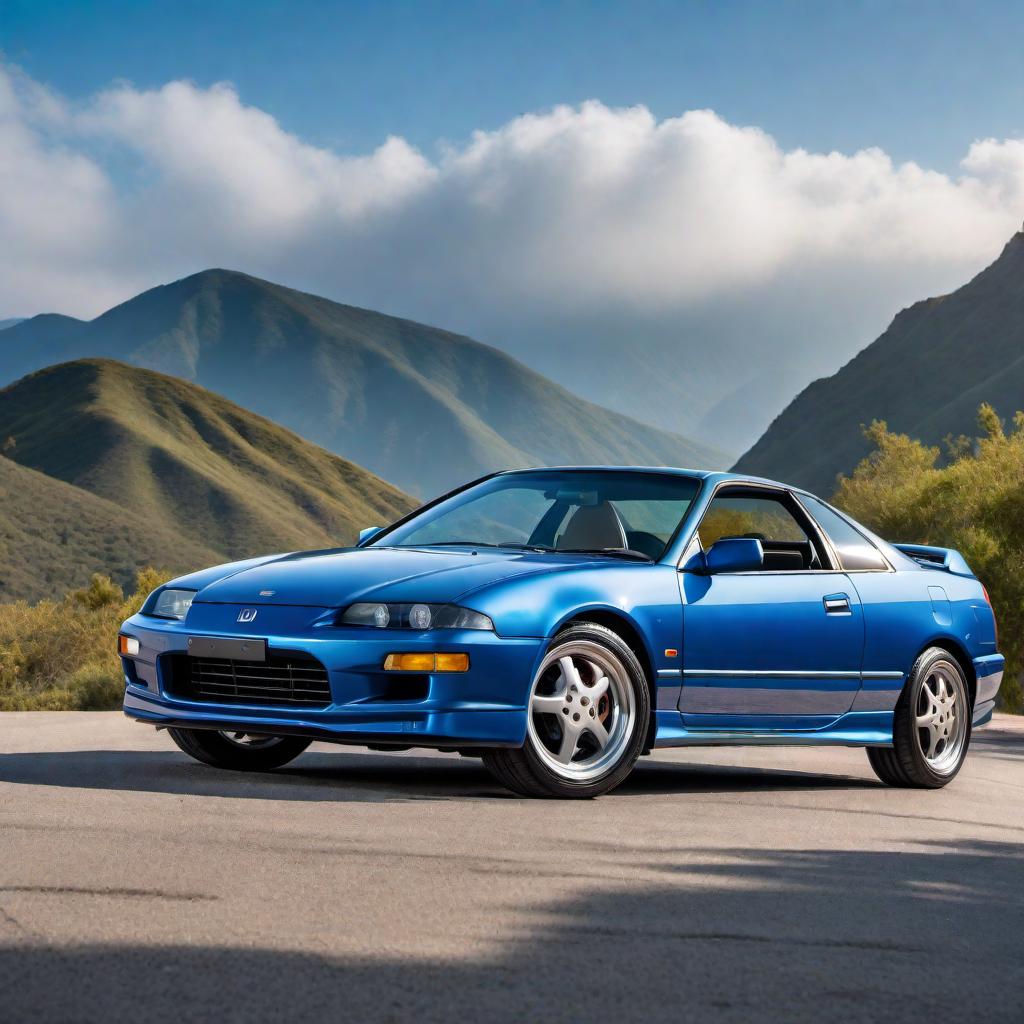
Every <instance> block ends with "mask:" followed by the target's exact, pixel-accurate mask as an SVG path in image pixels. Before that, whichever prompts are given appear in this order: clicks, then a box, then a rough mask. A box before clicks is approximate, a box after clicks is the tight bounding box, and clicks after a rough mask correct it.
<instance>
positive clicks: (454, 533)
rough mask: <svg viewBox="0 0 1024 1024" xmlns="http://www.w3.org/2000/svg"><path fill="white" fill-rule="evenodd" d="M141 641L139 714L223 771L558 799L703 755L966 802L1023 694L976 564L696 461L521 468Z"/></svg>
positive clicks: (222, 588)
mask: <svg viewBox="0 0 1024 1024" xmlns="http://www.w3.org/2000/svg"><path fill="white" fill-rule="evenodd" d="M118 644H119V651H120V654H121V656H122V659H123V662H124V672H125V683H126V685H125V696H124V710H125V712H126V713H127V714H128V715H129V716H130V717H132V718H134V719H136V720H138V721H140V722H145V723H148V724H150V725H155V726H156V727H157V728H161V729H164V728H165V729H167V730H168V731H169V732H170V735H171V738H172V739H173V740H174V742H175V743H177V745H178V746H179V747H181V749H182V750H184V751H185V752H186V753H188V754H190V755H191V756H192V757H194V758H197V759H198V760H200V761H203V762H205V763H207V764H211V765H216V766H218V767H223V768H234V769H249V770H266V769H272V768H276V767H279V766H281V765H283V764H285V763H286V762H288V761H291V760H292V758H294V757H296V756H297V755H298V754H300V753H301V752H302V751H303V750H304V749H305V748H306V747H307V746H309V744H310V743H311V742H313V741H314V740H328V741H331V742H335V743H350V744H359V745H365V746H368V747H371V748H372V749H374V750H404V749H407V748H409V747H417V746H418V747H435V748H439V749H441V750H449V751H458V752H460V753H463V754H466V755H470V756H480V757H482V758H483V762H484V764H485V765H486V766H487V768H488V769H489V770H490V771H491V772H492V773H493V774H494V776H495V777H496V778H497V779H498V780H499V781H500V782H501V783H502V784H504V785H505V786H507V787H509V788H510V789H512V790H515V791H516V792H518V793H521V794H525V795H529V796H549V797H551V796H553V797H591V796H596V795H599V794H601V793H606V792H608V791H609V790H610V789H612V788H613V787H615V786H617V785H618V784H619V783H620V782H622V780H623V779H624V778H626V776H627V775H628V774H629V773H630V771H631V770H632V768H633V765H634V764H635V763H636V760H637V758H638V757H639V756H640V755H641V754H644V753H647V752H649V751H650V750H652V749H653V748H656V747H666V746H680V745H689V744H737V745H741V744H765V743H772V744H780V743H791V744H795V743H801V744H807V743H816V744H822V745H829V744H832V745H835V744H840V745H843V746H862V747H866V748H867V752H868V759H869V760H870V762H871V766H872V768H873V769H874V770H875V772H876V773H877V775H878V776H879V778H881V779H882V780H883V781H884V782H886V783H889V784H890V785H894V786H916V787H925V788H934V787H939V786H944V785H945V784H946V783H947V782H949V781H950V780H951V779H952V778H953V777H954V776H955V775H956V773H957V772H958V770H959V769H960V766H961V764H963V760H964V756H965V755H966V753H967V747H968V744H969V742H970V738H971V729H972V727H973V726H977V725H982V724H984V723H985V722H987V721H988V720H989V718H990V717H991V715H992V710H993V707H994V705H995V699H996V692H997V690H998V689H999V684H1000V682H1001V680H1002V675H1003V658H1002V655H1000V654H999V653H997V650H996V624H995V619H994V617H993V614H992V609H991V606H990V604H989V600H988V595H987V593H986V591H985V588H984V587H983V586H982V585H981V583H980V582H979V581H978V580H977V579H976V578H975V576H974V574H973V573H972V572H971V570H970V568H968V566H967V563H966V562H965V561H964V559H963V558H962V557H961V556H960V555H959V554H958V553H957V552H956V551H952V550H947V549H944V548H935V547H921V546H917V545H911V544H896V545H893V544H888V543H886V542H885V541H883V540H881V539H879V538H878V537H876V536H874V535H872V534H871V533H870V532H869V531H867V530H866V529H864V528H863V527H862V526H859V525H858V524H857V523H855V522H853V521H852V520H850V519H849V518H848V517H847V516H845V515H844V514H843V513H841V512H839V511H837V510H836V509H834V508H832V507H831V506H829V505H827V504H826V503H825V502H824V501H822V500H821V499H820V498H816V497H814V496H813V495H811V494H807V493H806V492H804V491H800V490H798V489H796V488H793V487H787V486H786V485H784V484H779V483H773V482H771V481H768V480H760V479H754V478H748V477H741V476H736V475H733V474H727V473H700V472H691V471H686V470H673V469H635V468H629V469H617V468H578V469H577V468H572V469H541V470H526V471H516V472H506V473H497V474H494V475H492V476H489V477H485V478H484V479H482V480H478V481H476V482H474V483H472V484H469V485H467V486H466V487H464V488H461V489H459V490H456V491H453V492H452V493H450V494H446V495H444V496H443V497H441V498H439V499H437V500H436V501H433V502H431V503H429V504H427V505H424V506H423V507H422V508H420V509H419V510H417V511H416V512H414V513H412V514H411V515H409V516H407V517H405V518H404V519H401V520H399V521H398V522H397V523H394V524H393V525H391V526H388V527H386V528H384V529H368V530H364V531H363V533H362V535H361V536H360V541H359V544H358V546H356V547H354V548H340V549H335V550H327V551H304V552H298V553H293V554H285V555H271V556H268V557H264V558H253V559H249V560H248V561H243V562H234V563H232V564H230V565H222V566H218V567H217V568H214V569H206V570H204V571H202V572H196V573H192V574H191V575H188V576H183V577H181V578H180V579H177V580H174V581H172V582H171V583H168V584H167V585H166V586H163V587H161V588H159V589H158V590H156V591H155V592H154V593H153V594H151V595H150V596H149V598H148V599H147V600H146V602H145V604H144V606H143V607H142V609H141V610H140V611H139V613H138V614H137V615H133V616H132V617H131V618H130V619H128V620H127V621H126V622H125V623H124V625H123V627H122V629H121V634H120V636H119V639H118Z"/></svg>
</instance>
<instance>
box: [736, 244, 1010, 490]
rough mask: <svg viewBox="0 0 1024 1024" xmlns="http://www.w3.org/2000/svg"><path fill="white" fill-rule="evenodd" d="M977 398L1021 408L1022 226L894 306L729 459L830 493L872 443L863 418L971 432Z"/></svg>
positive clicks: (923, 435)
mask: <svg viewBox="0 0 1024 1024" xmlns="http://www.w3.org/2000/svg"><path fill="white" fill-rule="evenodd" d="M982 402H989V403H990V404H991V405H993V406H994V407H995V408H996V409H997V411H998V412H999V413H1000V415H1002V416H1003V417H1009V416H1012V415H1013V414H1014V413H1015V412H1016V411H1017V410H1018V409H1020V408H1024V231H1022V232H1018V233H1017V234H1015V235H1014V236H1013V237H1012V238H1011V239H1010V240H1009V241H1008V242H1007V243H1006V245H1005V246H1004V248H1003V250H1002V252H1001V253H1000V255H999V256H998V257H997V258H996V260H994V261H993V262H992V263H991V264H989V266H988V267H986V268H985V269H984V270H982V271H981V272H980V273H978V274H976V275H975V276H974V277H973V278H971V279H970V280H969V281H968V282H966V283H965V284H964V285H962V286H961V287H960V288H957V289H956V290H954V291H952V292H949V293H947V294H945V295H940V296H934V297H931V298H926V299H922V300H921V301H920V302H916V303H914V304H913V305H911V306H908V307H907V308H906V309H903V310H900V312H899V313H897V314H896V316H895V317H894V318H893V320H892V322H891V323H890V325H889V327H888V328H887V329H886V330H885V331H884V332H883V333H882V334H881V335H880V336H879V337H878V338H877V339H876V340H875V341H873V342H872V343H871V344H870V345H868V346H867V347H865V348H864V349H862V350H861V351H860V352H859V353H858V354H857V355H856V356H854V357H853V359H851V360H850V361H849V362H847V363H846V364H845V365H844V366H842V367H841V368H840V369H839V370H838V371H837V372H836V373H835V374H833V375H832V376H830V377H822V378H819V379H818V380H816V381H813V382H812V383H811V384H809V385H808V386H807V387H806V388H805V389H804V390H803V391H801V392H800V394H799V395H797V396H796V398H794V399H793V401H792V402H791V403H790V404H789V405H788V406H787V407H786V408H785V409H784V410H783V411H782V412H781V413H780V414H779V415H778V416H777V417H776V418H775V419H774V420H773V421H772V423H771V424H770V425H769V427H768V429H767V430H766V431H765V433H764V434H763V435H762V436H761V438H760V439H759V440H758V441H757V442H756V444H754V445H753V447H751V448H750V449H749V450H748V451H747V452H745V453H744V454H743V455H742V456H741V457H740V459H739V460H738V461H737V463H736V465H735V469H737V470H738V471H740V472H747V473H757V474H759V475H762V476H769V477H775V478H778V479H784V480H787V481H789V482H791V483H794V484H798V485H800V486H804V487H808V488H809V489H811V490H816V491H818V492H820V493H824V494H829V493H831V491H832V489H833V488H834V486H835V481H836V477H837V475H838V474H839V473H849V472H851V471H852V470H853V469H854V467H855V466H856V465H857V463H858V462H859V461H860V459H862V458H863V457H864V456H865V455H867V454H868V452H869V445H868V442H867V441H866V440H865V438H864V437H863V434H862V432H861V427H862V425H865V424H867V423H870V422H871V421H872V420H876V419H878V420H885V421H886V422H887V423H888V425H889V428H890V430H894V431H897V432H899V433H905V434H909V435H910V436H912V437H915V438H917V439H920V440H922V441H924V442H926V443H928V444H941V442H942V441H943V439H944V438H945V437H946V436H948V435H952V436H954V437H957V436H960V435H973V434H974V432H975V426H976V417H977V410H978V406H979V405H980V404H981V403H982ZM822 438H826V439H827V442H826V443H825V444H822Z"/></svg>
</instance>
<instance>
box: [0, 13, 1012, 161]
mask: <svg viewBox="0 0 1024 1024" xmlns="http://www.w3.org/2000/svg"><path fill="white" fill-rule="evenodd" d="M1022 39H1024V4H1021V3H1019V2H1017V3H1014V2H1007V3H1003V2H988V3H968V2H959V3H950V2H942V0H930V2H897V0H888V2H856V0H846V2H834V3H826V2H820V0H818V2H814V0H811V2H778V3H777V2H767V0H762V2H691V3H666V2H661V0H634V2H631V3H603V2H590V3H584V2H562V3H555V2H549V3H537V2H533V0H518V2H514V3H508V2H480V3H462V2H456V0H444V2H419V3H413V2H374V3H368V2H366V3H344V2H331V3H328V2H306V3H303V2H301V0H291V2H288V3H283V2H267V0H248V2H239V0H223V2H209V0H207V2H196V0H173V2H163V3H146V2H140V0H134V2H122V0H108V2H92V3H88V2H83V0H79V2H75V3H69V2H55V0H0V49H2V51H3V52H4V54H5V56H6V59H7V60H8V61H9V62H11V63H14V64H16V65H19V66H20V67H22V68H23V69H24V70H25V71H26V72H27V73H28V74H29V75H31V76H32V77H33V78H35V79H37V80H39V81H42V82H44V83H47V84H49V85H50V86H52V87H54V88H56V89H57V90H59V91H60V92H61V93H63V94H65V95H68V96H71V97H81V96H85V95H88V94H90V93H93V92H95V91H96V90H99V89H101V88H103V87H105V86H107V85H108V84H109V83H110V82H111V81H112V80H115V79H118V78H124V79H128V80H130V81H132V82H133V83H134V84H135V85H136V86H139V87H140V88H148V87H155V86H159V85H161V84H163V83H164V82H166V81H168V80H170V79H178V78H187V79H192V80H194V81H195V82H196V83H197V84H199V85H204V86H206V85H210V84H212V83H214V82H216V81H220V80H225V79H226V80H230V81H231V82H233V83H235V85H236V86H237V87H238V90H239V92H240V94H241V95H242V97H243V98H244V99H245V101H246V102H247V103H249V104H252V105H254V106H257V107H259V108H261V109H263V110H265V111H267V112H268V113H270V114H272V115H273V116H274V117H276V118H277V119H278V121H279V122H281V124H282V126H283V127H285V128H286V129H287V130H289V131H292V132H294V133H296V134H298V135H300V136H301V137H303V138H304V139H306V140H307V141H310V142H313V143H315V144H318V145H322V146H327V147H331V148H338V149H345V150H349V149H352V150H356V151H362V150H365V149H368V148H372V147H374V146H376V145H377V144H379V143H380V142H381V141H383V139H384V138H385V137H386V136H387V135H389V134H397V135H401V136H402V137H404V138H406V139H408V140H409V141H410V142H411V143H413V144H414V145H416V146H419V147H422V148H428V149H429V148H431V147H432V146H433V144H434V143H435V142H436V141H437V140H440V139H449V140H452V141H455V142H459V141H462V140H464V139H465V138H466V137H467V136H468V135H469V134H470V133H471V132H472V131H473V130H475V129H479V128H485V129H490V128H496V127H498V126H500V125H501V124H503V123H505V122H506V121H508V120H509V119H510V118H513V117H515V116H516V115H518V114H521V113H523V112H525V111H536V110H541V109H543V108H546V107H550V106H552V105H554V104H557V103H569V104H577V103H579V102H581V101H583V100H586V99H591V98H596V99H599V100H601V101H602V102H603V103H605V104H607V105H609V106H622V105H632V104H644V105H646V106H647V107H648V108H649V109H650V110H651V111H652V112H653V113H654V114H655V115H656V116H657V117H658V118H664V117H670V116H673V115H675V114H679V113H682V112H683V111H686V110H691V109H695V108H702V107H709V108H712V109H714V110H715V111H716V112H717V113H718V114H719V115H721V116H722V117H723V118H725V119H726V120H728V121H730V122H731V123H734V124H751V125H757V126H759V127H760V128H762V129H764V130H765V131H766V132H768V133H769V134H771V135H773V136H774V137H775V138H776V139H777V140H778V142H779V143H780V145H782V146H783V147H784V148H793V147H796V146H803V147H808V148H811V149H815V150H823V151H828V150H831V149H839V150H841V151H844V152H852V151H855V150H857V149H860V148H863V147H866V146H880V147H882V148H883V149H885V150H886V152H888V153H889V154H890V155H891V156H892V157H893V158H894V159H895V160H897V161H902V160H906V159H913V160H916V161H918V162H920V163H923V164H925V165H927V166H931V167H935V168H937V169H940V170H944V171H947V172H953V171H955V169H956V165H957V161H958V160H959V159H960V158H961V157H962V156H963V155H964V153H965V151H966V149H967V146H968V145H969V144H970V142H971V141H973V140H974V139H976V138H984V137H987V136H994V137H998V138H1005V137H1010V136H1020V135H1021V134H1024V58H1022V51H1021V40H1022Z"/></svg>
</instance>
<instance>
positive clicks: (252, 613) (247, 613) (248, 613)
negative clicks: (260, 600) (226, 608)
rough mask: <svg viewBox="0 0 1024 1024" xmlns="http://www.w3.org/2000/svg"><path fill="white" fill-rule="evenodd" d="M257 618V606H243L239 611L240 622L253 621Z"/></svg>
mask: <svg viewBox="0 0 1024 1024" xmlns="http://www.w3.org/2000/svg"><path fill="white" fill-rule="evenodd" d="M255 618H256V609H255V608H243V609H242V610H241V611H240V612H239V613H238V620H237V621H238V622H252V620H253V619H255Z"/></svg>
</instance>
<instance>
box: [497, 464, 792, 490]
mask: <svg viewBox="0 0 1024 1024" xmlns="http://www.w3.org/2000/svg"><path fill="white" fill-rule="evenodd" d="M560 470H573V471H581V472H586V473H600V472H615V473H660V474H662V475H664V474H666V473H668V474H671V475H672V476H688V477H692V478H694V479H696V480H705V481H710V482H711V483H714V484H717V483H720V482H725V481H735V482H736V483H749V484H767V485H770V486H772V487H785V488H786V489H787V490H791V491H798V492H799V493H801V494H810V493H811V492H810V491H805V490H804V489H803V488H802V487H794V486H793V485H792V484H787V483H783V482H782V481H780V480H769V479H768V478H767V477H763V476H750V475H748V474H746V473H729V472H726V471H724V470H717V469H684V468H682V467H678V466H535V467H533V468H531V469H509V470H505V471H504V473H507V474H513V473H550V472H552V471H555V472H558V471H560Z"/></svg>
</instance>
